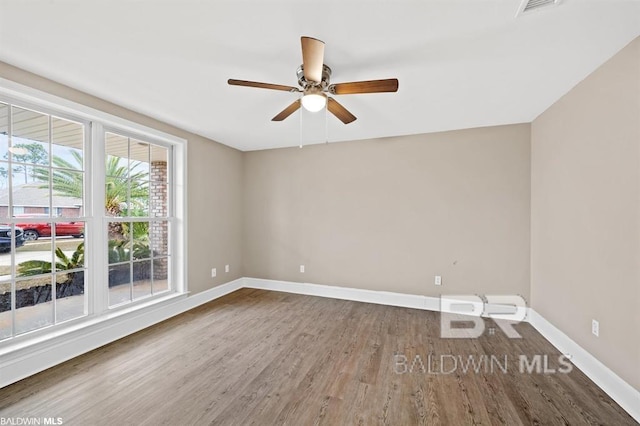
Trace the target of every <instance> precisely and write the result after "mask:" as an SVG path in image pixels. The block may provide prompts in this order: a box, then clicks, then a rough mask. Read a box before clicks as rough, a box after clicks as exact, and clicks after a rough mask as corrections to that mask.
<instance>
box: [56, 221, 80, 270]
mask: <svg viewBox="0 0 640 426" xmlns="http://www.w3.org/2000/svg"><path fill="white" fill-rule="evenodd" d="M84 226H85V223H84V222H56V223H55V228H56V229H55V247H56V250H55V256H56V269H57V270H58V271H60V270H65V271H68V270H71V269H82V268H83V267H84V259H85V246H84V240H83V238H82V236H83V235H84Z"/></svg>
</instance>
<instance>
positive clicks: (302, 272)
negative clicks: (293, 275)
mask: <svg viewBox="0 0 640 426" xmlns="http://www.w3.org/2000/svg"><path fill="white" fill-rule="evenodd" d="M300 273H301V274H304V265H300Z"/></svg>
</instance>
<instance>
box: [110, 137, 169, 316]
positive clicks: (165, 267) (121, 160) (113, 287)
mask: <svg viewBox="0 0 640 426" xmlns="http://www.w3.org/2000/svg"><path fill="white" fill-rule="evenodd" d="M105 141H106V143H105V151H106V153H105V154H106V155H105V158H106V164H105V200H106V203H105V214H106V216H107V217H108V218H109V222H108V225H107V226H108V231H107V232H108V243H107V251H108V260H109V306H115V305H120V304H123V303H129V302H131V301H135V300H138V299H141V298H145V297H149V296H151V295H154V294H157V293H162V292H165V291H168V290H170V288H171V281H170V279H169V265H170V262H169V257H170V253H169V250H168V249H169V213H170V212H171V210H172V209H171V205H170V197H169V192H170V189H169V181H168V169H169V157H170V156H169V149H168V148H167V147H163V146H158V145H156V144H153V143H151V142H148V141H142V140H138V139H134V138H130V137H126V136H123V135H120V134H115V133H109V132H107V133H106V134H105Z"/></svg>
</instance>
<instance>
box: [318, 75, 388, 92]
mask: <svg viewBox="0 0 640 426" xmlns="http://www.w3.org/2000/svg"><path fill="white" fill-rule="evenodd" d="M397 91H398V79H397V78H388V79H386V80H369V81H354V82H352V83H338V84H332V85H330V86H329V92H330V93H333V94H334V95H353V94H357V93H382V92H397Z"/></svg>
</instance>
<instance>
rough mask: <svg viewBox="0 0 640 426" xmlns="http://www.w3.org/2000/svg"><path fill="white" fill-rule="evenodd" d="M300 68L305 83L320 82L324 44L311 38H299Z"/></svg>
mask: <svg viewBox="0 0 640 426" xmlns="http://www.w3.org/2000/svg"><path fill="white" fill-rule="evenodd" d="M300 41H301V43H302V66H303V69H304V78H305V79H306V80H307V81H313V82H316V83H320V82H321V81H322V64H323V63H324V42H323V41H320V40H318V39H315V38H312V37H301V38H300Z"/></svg>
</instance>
